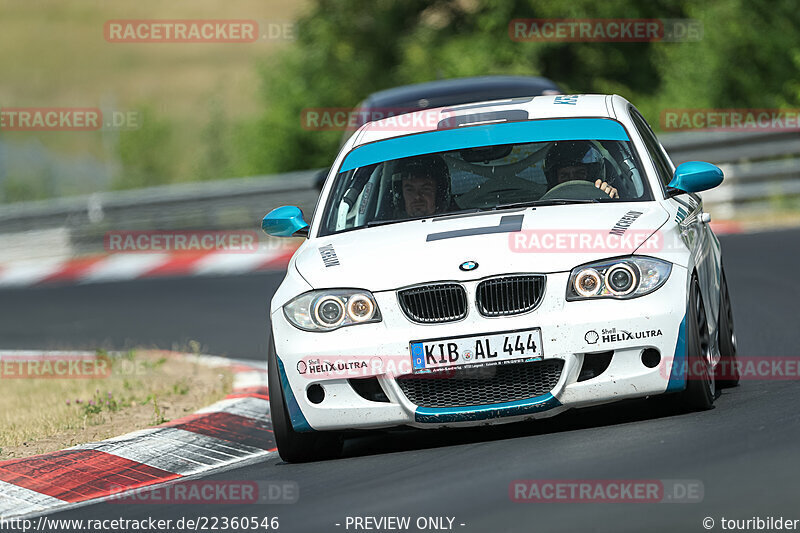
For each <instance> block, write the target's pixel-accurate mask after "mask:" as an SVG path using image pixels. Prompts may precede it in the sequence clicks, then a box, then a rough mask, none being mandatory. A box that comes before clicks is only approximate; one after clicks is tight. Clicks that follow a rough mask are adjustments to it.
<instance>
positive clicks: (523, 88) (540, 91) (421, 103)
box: [316, 76, 562, 190]
mask: <svg viewBox="0 0 800 533" xmlns="http://www.w3.org/2000/svg"><path fill="white" fill-rule="evenodd" d="M549 94H562V91H561V89H560V88H559V86H558V85H556V83H555V82H553V81H551V80H548V79H547V78H541V77H538V76H476V77H472V78H454V79H449V80H437V81H429V82H424V83H415V84H413V85H403V86H402V87H394V88H392V89H386V90H383V91H378V92H376V93H372V94H371V95H369V96H368V97H367V99H366V100H364V101H363V102H362V103H361V104H359V105H358V106H357V107H356V110H358V111H359V117H364V119H365V120H362V121H360V122H359V123H358V125H357V127H355V128H352V129H349V128H348V129H347V130H346V131H345V133H344V135H343V136H342V140H341V142H340V143H339V144H340V146H341V145H343V144H344V143H345V141H346V140H347V139H348V138H349V137H350V135H352V134H353V133H354V132H355V131H356V130H357V129H358V127H360V126H362V125H363V124H364V123H365V122H369V120H366V118H369V117H376V118H381V117H382V116H384V115H386V114H391V115H398V114H403V113H412V112H414V111H420V110H422V109H429V108H430V109H433V108H437V107H445V106H455V105H462V104H468V103H471V102H483V101H486V100H503V99H506V98H520V97H523V96H542V95H549ZM327 176H328V169H325V170H323V171H320V173H319V174H318V175H317V180H316V186H317V189H318V190H322V186H323V185H324V184H325V178H326V177H327Z"/></svg>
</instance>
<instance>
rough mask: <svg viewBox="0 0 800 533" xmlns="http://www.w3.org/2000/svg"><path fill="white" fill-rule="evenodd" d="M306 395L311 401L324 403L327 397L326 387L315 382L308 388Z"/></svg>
mask: <svg viewBox="0 0 800 533" xmlns="http://www.w3.org/2000/svg"><path fill="white" fill-rule="evenodd" d="M306 397H307V398H308V401H309V402H311V403H322V400H324V399H325V389H323V388H322V385H318V384H316V383H315V384H313V385H311V386H309V387H308V388H307V389H306Z"/></svg>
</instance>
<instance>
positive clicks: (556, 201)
mask: <svg viewBox="0 0 800 533" xmlns="http://www.w3.org/2000/svg"><path fill="white" fill-rule="evenodd" d="M599 203H600V200H594V199H591V200H587V199H584V198H576V199H574V200H563V199H557V198H554V199H552V200H532V201H530V202H514V203H512V204H501V205H496V206H494V207H490V208H487V210H488V211H495V210H497V209H511V208H513V207H535V206H540V205H569V204H599Z"/></svg>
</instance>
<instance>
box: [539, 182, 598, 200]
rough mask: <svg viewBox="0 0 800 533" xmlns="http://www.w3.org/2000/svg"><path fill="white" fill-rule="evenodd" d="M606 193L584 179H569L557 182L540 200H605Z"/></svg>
mask: <svg viewBox="0 0 800 533" xmlns="http://www.w3.org/2000/svg"><path fill="white" fill-rule="evenodd" d="M608 198H609V196H608V194H606V193H605V192H603V191H601V190H600V189H598V188H597V187H595V185H594V183H592V182H589V181H585V180H571V181H565V182H564V183H559V184H558V185H556V186H555V187H553V188H552V189H550V190H549V191H547V192H546V193H544V194H543V195H542V197H541V198H540V200H556V199H558V200H607V199H608Z"/></svg>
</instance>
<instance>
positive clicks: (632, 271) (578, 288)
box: [567, 257, 672, 301]
mask: <svg viewBox="0 0 800 533" xmlns="http://www.w3.org/2000/svg"><path fill="white" fill-rule="evenodd" d="M670 272H672V264H670V263H668V262H666V261H662V260H660V259H654V258H652V257H628V258H624V259H612V260H610V261H608V260H607V261H603V262H598V263H592V264H590V265H583V266H579V267H577V268H574V269H573V270H572V272H571V273H570V275H569V283H568V284H567V301H574V300H585V299H588V298H617V299H625V298H636V297H637V296H643V295H645V294H649V293H651V292H653V291H654V290H656V289H658V288H659V287H661V286H662V285H663V284H664V283H666V282H667V278H669V274H670Z"/></svg>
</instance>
